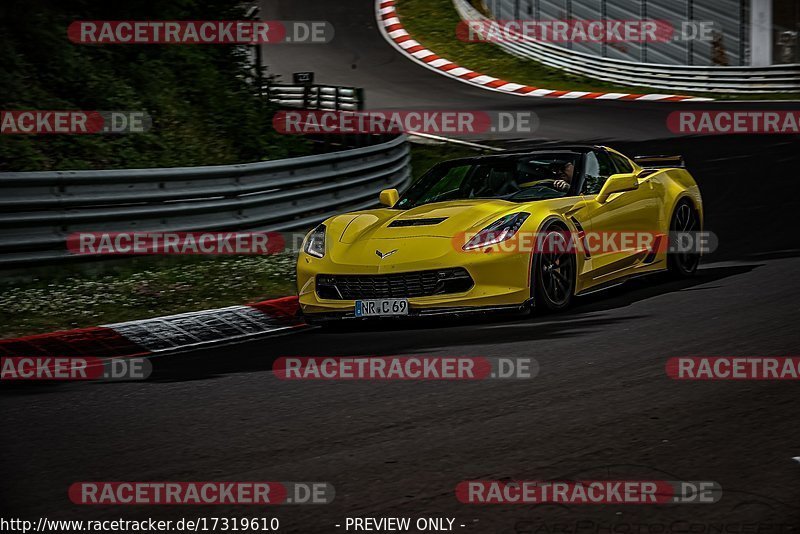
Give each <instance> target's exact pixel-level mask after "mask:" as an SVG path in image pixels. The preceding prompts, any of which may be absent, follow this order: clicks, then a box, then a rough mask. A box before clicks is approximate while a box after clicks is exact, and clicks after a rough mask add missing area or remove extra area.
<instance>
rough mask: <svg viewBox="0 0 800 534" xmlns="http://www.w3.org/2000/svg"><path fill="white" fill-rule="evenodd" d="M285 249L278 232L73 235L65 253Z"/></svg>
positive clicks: (225, 252) (263, 252) (253, 252)
mask: <svg viewBox="0 0 800 534" xmlns="http://www.w3.org/2000/svg"><path fill="white" fill-rule="evenodd" d="M285 248H286V241H285V239H284V237H283V236H282V235H281V234H280V233H278V232H76V233H74V234H70V235H69V236H68V237H67V250H69V251H70V252H71V253H72V254H89V255H126V254H164V255H174V254H178V255H180V254H188V255H195V254H209V255H228V254H237V255H267V254H278V253H280V252H283V251H284V250H285Z"/></svg>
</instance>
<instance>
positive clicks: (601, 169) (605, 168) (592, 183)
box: [581, 152, 615, 195]
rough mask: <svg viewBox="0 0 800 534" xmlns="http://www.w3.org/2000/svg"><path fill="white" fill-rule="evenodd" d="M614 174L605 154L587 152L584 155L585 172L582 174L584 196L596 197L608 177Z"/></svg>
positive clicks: (611, 164)
mask: <svg viewBox="0 0 800 534" xmlns="http://www.w3.org/2000/svg"><path fill="white" fill-rule="evenodd" d="M614 173H615V168H614V165H613V163H612V162H611V159H610V158H609V157H608V154H606V153H605V152H589V153H588V154H586V171H585V172H584V180H583V190H582V191H581V193H583V194H584V195H596V194H597V193H599V192H600V189H601V188H602V187H603V184H604V183H606V180H608V177H609V176H611V175H612V174H614Z"/></svg>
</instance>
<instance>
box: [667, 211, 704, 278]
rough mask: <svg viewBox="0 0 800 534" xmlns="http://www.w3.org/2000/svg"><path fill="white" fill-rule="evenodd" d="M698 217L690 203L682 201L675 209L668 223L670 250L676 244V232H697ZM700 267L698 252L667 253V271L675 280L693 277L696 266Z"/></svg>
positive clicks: (698, 228)
mask: <svg viewBox="0 0 800 534" xmlns="http://www.w3.org/2000/svg"><path fill="white" fill-rule="evenodd" d="M699 231H700V217H699V216H698V214H697V210H695V209H694V206H692V203H691V202H689V201H686V200H682V201H681V202H679V203H678V205H677V206H676V207H675V213H673V214H672V220H671V221H670V223H669V233H670V235H669V244H670V250H671V249H672V248H673V247H674V246H675V245H676V244H678V240H677V235H675V234H676V233H678V232H699ZM698 265H700V253H698V252H692V251H689V252H671V251H668V252H667V270H668V271H669V273H670V275H671V276H673V277H675V278H687V277H690V276H694V274H695V273H696V272H697V266H698Z"/></svg>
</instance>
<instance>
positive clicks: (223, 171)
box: [0, 135, 410, 266]
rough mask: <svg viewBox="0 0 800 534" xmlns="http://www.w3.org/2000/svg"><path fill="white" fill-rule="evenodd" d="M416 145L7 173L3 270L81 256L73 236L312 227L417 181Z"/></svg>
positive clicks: (401, 142)
mask: <svg viewBox="0 0 800 534" xmlns="http://www.w3.org/2000/svg"><path fill="white" fill-rule="evenodd" d="M406 141H407V140H406V137H405V136H404V135H403V136H399V137H397V138H395V139H392V140H391V141H388V142H384V143H381V144H377V145H373V146H367V147H362V148H357V149H350V150H343V151H340V152H333V153H330V154H321V155H314V156H303V157H298V158H289V159H282V160H274V161H265V162H259V163H245V164H239V165H219V166H207V167H176V168H165V169H131V170H128V169H126V170H106V171H58V172H7V173H0V266H7V265H19V264H30V263H39V262H46V261H60V260H65V259H68V258H70V257H72V258H75V257H85V256H72V255H71V254H70V253H69V252H68V251H67V248H66V238H67V236H68V235H69V234H71V233H73V232H81V231H85V232H126V231H135V230H138V231H147V230H149V231H156V232H184V231H187V232H188V231H198V230H222V231H233V230H250V231H283V230H294V229H304V228H310V227H312V226H313V225H314V224H316V223H318V222H320V221H322V220H324V219H326V218H327V217H329V216H331V215H335V214H336V213H341V212H343V211H348V210H356V209H365V208H369V207H372V206H375V205H377V203H378V193H379V192H380V191H381V190H382V189H386V188H398V189H402V188H403V187H405V186H406V185H407V184H408V182H409V181H410V170H409V157H410V156H409V147H408V143H407V142H406Z"/></svg>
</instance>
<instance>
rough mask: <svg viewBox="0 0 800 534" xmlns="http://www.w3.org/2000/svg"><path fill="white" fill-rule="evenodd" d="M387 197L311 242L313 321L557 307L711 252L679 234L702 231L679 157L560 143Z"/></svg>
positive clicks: (442, 172)
mask: <svg viewBox="0 0 800 534" xmlns="http://www.w3.org/2000/svg"><path fill="white" fill-rule="evenodd" d="M380 202H381V204H382V205H383V206H384V207H382V208H379V209H372V210H364V211H357V212H352V213H346V214H343V215H337V216H334V217H331V218H329V219H328V220H326V221H325V222H324V223H322V224H320V225H319V226H317V227H316V228H315V229H314V230H312V231H311V232H310V233H309V234H308V235H307V236H306V238H305V240H304V242H303V247H302V251H301V252H300V255H299V257H298V261H297V284H298V292H299V298H300V306H301V309H302V312H303V314H304V316H305V317H306V318H307V319H308V320H309V322H312V323H314V322H317V323H322V322H325V320H326V319H347V318H368V317H384V316H408V315H412V316H414V315H439V314H462V313H467V312H480V311H492V310H518V311H525V310H527V309H530V308H532V307H533V306H534V305H535V306H536V307H542V308H544V309H547V310H561V309H563V308H566V307H567V306H568V305H569V304H570V301H571V300H572V298H573V296H575V295H581V294H585V293H588V292H591V291H594V290H598V289H603V288H606V287H609V286H612V285H616V284H619V283H621V282H623V281H624V280H626V279H628V278H631V277H633V276H639V275H642V274H646V273H652V272H656V271H671V272H673V273H675V274H677V275H680V276H688V275H691V274H693V273H694V272H695V270H696V269H697V265H698V263H699V260H700V255H701V250H700V249H699V247H698V246H695V245H692V244H689V245H684V246H678V245H679V243H685V239H683V240H676V239H674V236H675V235H683V236H684V237H686V236H688V237H689V241H691V240H692V236H693V235H696V234H697V233H698V232H699V231H700V230H701V229H702V225H703V203H702V199H701V197H700V191H699V188H698V186H697V184H696V183H695V181H694V179H693V178H692V176H691V174H689V172H688V171H687V170H686V169H685V168H683V160H682V158H681V157H680V156H653V157H637V158H633V159H631V158H628V157H626V156H624V155H622V154H620V153H619V152H617V151H615V150H612V149H610V148H607V147H601V146H564V147H558V148H551V149H546V150H537V151H530V152H525V153H505V154H502V155H497V156H481V157H474V158H466V159H458V160H453V161H447V162H443V163H439V164H437V165H435V166H434V167H433V168H432V169H431V170H429V171H428V172H427V173H426V174H425V175H423V176H422V177H421V178H420V179H419V180H418V181H417V182H415V183H414V184H413V185H411V186H410V187H409V188H408V190H407V191H405V192H404V193H403V195H402V196H401V195H399V193H398V191H397V190H395V189H388V190H385V191H382V192H381V194H380ZM697 241H699V239H698V240H697Z"/></svg>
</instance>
